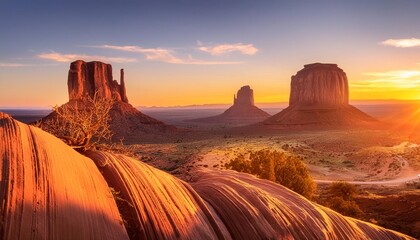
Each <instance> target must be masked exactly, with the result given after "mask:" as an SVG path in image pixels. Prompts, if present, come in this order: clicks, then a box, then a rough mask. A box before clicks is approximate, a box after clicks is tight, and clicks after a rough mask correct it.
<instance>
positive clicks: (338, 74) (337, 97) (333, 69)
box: [289, 63, 349, 106]
mask: <svg viewBox="0 0 420 240" xmlns="http://www.w3.org/2000/svg"><path fill="white" fill-rule="evenodd" d="M348 103H349V87H348V81H347V76H346V73H345V72H344V71H343V70H342V69H341V68H339V67H337V64H322V63H313V64H307V65H305V66H304V68H303V69H302V70H300V71H299V72H298V73H297V74H296V75H295V76H292V82H291V88H290V100H289V104H290V106H292V105H296V104H301V105H311V104H326V105H347V104H348Z"/></svg>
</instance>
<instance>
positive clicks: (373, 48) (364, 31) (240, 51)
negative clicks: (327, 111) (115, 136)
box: [0, 0, 420, 108]
mask: <svg viewBox="0 0 420 240" xmlns="http://www.w3.org/2000/svg"><path fill="white" fill-rule="evenodd" d="M419 9H420V1H417V0H401V1H395V0H392V1H387V0H383V1H379V0H370V1H365V0H364V1H357V0H356V1H340V0H335V1H324V0H320V1H299V0H297V1H283V0H264V1H249V0H241V1H228V0H224V1H219V0H211V1H210V0H207V1H201V0H177V1H175V0H168V1H135V0H122V1H115V0H112V1H111V0H101V1H82V0H73V1H62V0H55V1H52V0H51V1H47V0H27V1H24V0H13V1H1V2H0V107H46V108H48V107H51V106H54V105H56V104H58V105H60V104H63V103H65V102H67V100H68V93H67V74H68V69H69V65H70V62H72V61H75V60H77V59H82V60H85V61H92V60H98V61H103V62H106V63H110V64H112V66H113V70H114V79H119V71H118V70H119V69H120V68H124V72H125V82H126V87H127V95H128V99H129V101H130V103H131V104H133V105H134V106H179V105H194V104H216V103H231V102H232V99H233V94H234V93H236V91H237V90H238V89H239V88H240V87H241V86H243V85H250V86H251V88H253V89H254V96H255V101H256V102H257V103H267V102H287V101H288V98H289V91H290V79H291V76H292V75H294V74H296V72H297V71H299V70H300V69H302V68H303V65H304V64H308V63H313V62H324V63H336V64H338V66H339V67H340V68H342V69H343V70H344V71H345V72H346V74H347V77H348V79H349V86H350V98H351V99H420V27H419V26H420V14H419Z"/></svg>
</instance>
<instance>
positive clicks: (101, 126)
mask: <svg viewBox="0 0 420 240" xmlns="http://www.w3.org/2000/svg"><path fill="white" fill-rule="evenodd" d="M112 105H113V100H112V99H107V98H102V97H100V96H99V95H98V93H95V94H94V96H93V98H92V97H90V96H85V97H84V98H83V99H82V100H81V101H70V102H68V103H66V104H64V105H62V106H60V107H58V106H55V107H54V108H53V110H54V112H53V114H52V115H51V117H50V118H47V119H45V120H44V121H42V122H38V123H37V124H36V125H37V126H38V127H40V128H42V129H43V130H45V131H47V132H49V133H51V134H53V135H55V136H56V137H58V138H60V139H62V140H63V141H64V142H65V143H67V144H68V145H69V146H72V147H73V148H78V149H81V150H87V149H90V148H92V147H94V146H95V145H97V144H98V143H100V142H101V141H103V140H110V139H111V137H112V132H111V130H110V124H109V121H110V115H109V111H110V110H111V108H112Z"/></svg>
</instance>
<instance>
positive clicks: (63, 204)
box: [0, 112, 129, 240]
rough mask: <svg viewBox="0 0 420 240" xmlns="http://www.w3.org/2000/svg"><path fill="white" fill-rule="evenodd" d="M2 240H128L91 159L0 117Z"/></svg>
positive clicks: (0, 219)
mask: <svg viewBox="0 0 420 240" xmlns="http://www.w3.org/2000/svg"><path fill="white" fill-rule="evenodd" d="M0 159H1V161H0V169H1V171H0V202H1V204H0V213H1V214H0V239H4V240H8V239H39V240H40V239H127V240H128V239H129V238H128V235H127V232H126V229H125V227H124V224H123V219H122V218H121V215H120V213H119V211H118V208H117V205H116V202H115V200H114V198H113V197H112V196H113V195H112V193H111V190H110V188H109V186H108V184H107V183H106V181H105V180H104V178H103V177H102V175H101V173H100V172H99V170H98V168H97V167H96V166H95V164H94V163H93V162H92V160H90V159H89V158H87V157H85V156H83V155H81V154H79V153H78V152H76V151H75V150H73V149H72V148H70V147H69V146H67V145H66V144H65V143H64V142H63V141H61V140H59V139H58V138H55V137H54V136H52V135H51V134H48V133H46V132H44V131H42V130H41V129H39V128H36V127H32V126H28V125H26V124H23V123H20V122H18V121H16V120H14V119H12V118H11V117H9V116H7V115H6V114H3V113H1V112H0Z"/></svg>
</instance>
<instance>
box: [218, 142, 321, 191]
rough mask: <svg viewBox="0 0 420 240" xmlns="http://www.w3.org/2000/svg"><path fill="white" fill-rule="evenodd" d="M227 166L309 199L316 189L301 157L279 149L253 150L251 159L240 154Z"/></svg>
mask: <svg viewBox="0 0 420 240" xmlns="http://www.w3.org/2000/svg"><path fill="white" fill-rule="evenodd" d="M225 167H226V168H227V169H232V170H235V171H238V172H245V173H251V174H253V175H256V176H257V177H259V178H263V179H268V180H271V181H274V182H277V183H280V184H282V185H283V186H285V187H287V188H289V189H291V190H293V191H295V192H297V193H299V194H301V195H302V196H305V197H306V198H308V199H311V198H312V196H313V193H314V191H315V189H316V184H315V182H314V181H313V180H312V178H311V176H310V175H309V172H308V170H307V168H306V166H305V164H304V163H303V162H302V159H301V158H299V157H297V156H290V155H286V154H284V153H281V152H277V151H270V150H268V149H263V150H259V151H256V152H251V153H250V156H249V159H245V157H244V155H240V156H238V157H237V158H235V159H233V160H231V161H230V162H229V163H227V164H226V165H225Z"/></svg>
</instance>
